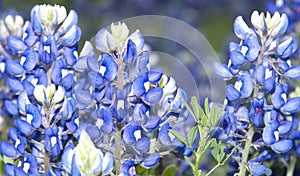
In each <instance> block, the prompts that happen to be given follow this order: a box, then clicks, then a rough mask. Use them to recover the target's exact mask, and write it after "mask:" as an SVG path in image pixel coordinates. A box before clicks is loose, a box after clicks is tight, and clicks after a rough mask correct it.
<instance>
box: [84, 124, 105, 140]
mask: <svg viewBox="0 0 300 176" xmlns="http://www.w3.org/2000/svg"><path fill="white" fill-rule="evenodd" d="M85 130H86V132H87V133H88V134H89V136H90V137H91V140H96V139H98V138H99V137H100V135H101V132H100V131H99V128H98V127H97V126H95V125H87V126H86V128H85Z"/></svg>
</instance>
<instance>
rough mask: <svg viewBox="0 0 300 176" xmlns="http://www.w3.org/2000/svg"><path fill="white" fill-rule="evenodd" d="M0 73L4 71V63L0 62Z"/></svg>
mask: <svg viewBox="0 0 300 176" xmlns="http://www.w3.org/2000/svg"><path fill="white" fill-rule="evenodd" d="M0 71H1V72H4V71H5V63H4V62H0Z"/></svg>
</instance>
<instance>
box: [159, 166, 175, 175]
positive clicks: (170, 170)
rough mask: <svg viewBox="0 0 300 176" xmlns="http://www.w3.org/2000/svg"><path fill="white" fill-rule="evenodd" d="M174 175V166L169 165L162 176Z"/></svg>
mask: <svg viewBox="0 0 300 176" xmlns="http://www.w3.org/2000/svg"><path fill="white" fill-rule="evenodd" d="M175 174H176V166H175V164H172V165H169V166H168V167H167V168H166V169H165V170H164V172H163V174H162V176H174V175H175Z"/></svg>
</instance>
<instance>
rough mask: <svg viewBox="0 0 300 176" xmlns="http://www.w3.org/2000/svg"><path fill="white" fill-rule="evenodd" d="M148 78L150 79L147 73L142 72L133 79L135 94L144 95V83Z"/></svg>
mask: <svg viewBox="0 0 300 176" xmlns="http://www.w3.org/2000/svg"><path fill="white" fill-rule="evenodd" d="M147 80H148V75H147V73H141V74H139V75H138V77H136V78H135V79H134V80H133V83H132V90H133V93H134V95H136V96H138V97H140V96H142V95H143V94H144V93H145V92H146V89H145V86H144V83H145V82H146V81H147Z"/></svg>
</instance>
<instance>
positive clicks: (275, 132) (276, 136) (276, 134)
mask: <svg viewBox="0 0 300 176" xmlns="http://www.w3.org/2000/svg"><path fill="white" fill-rule="evenodd" d="M274 135H275V139H276V141H278V140H279V132H278V131H274Z"/></svg>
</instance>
